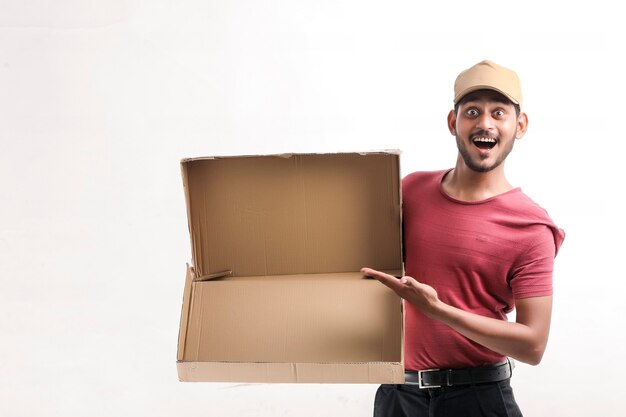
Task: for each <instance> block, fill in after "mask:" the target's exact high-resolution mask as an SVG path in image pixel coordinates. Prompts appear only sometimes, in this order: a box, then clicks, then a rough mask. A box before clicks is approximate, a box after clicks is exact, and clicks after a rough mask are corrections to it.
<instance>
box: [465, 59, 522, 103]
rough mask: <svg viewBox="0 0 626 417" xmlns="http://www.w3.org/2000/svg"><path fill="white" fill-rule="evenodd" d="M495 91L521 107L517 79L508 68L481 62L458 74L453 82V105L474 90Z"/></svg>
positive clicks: (520, 91)
mask: <svg viewBox="0 0 626 417" xmlns="http://www.w3.org/2000/svg"><path fill="white" fill-rule="evenodd" d="M485 89H486V90H495V91H497V92H499V93H502V94H504V95H505V96H506V97H507V98H508V99H509V100H511V101H512V102H513V103H515V104H519V106H520V107H522V88H521V86H520V81H519V77H518V76H517V74H516V73H515V71H512V70H510V69H508V68H504V67H501V66H500V65H498V64H496V63H494V62H491V61H487V60H485V61H482V62H479V63H478V64H476V65H474V66H473V67H470V68H468V69H466V70H465V71H463V72H462V73H460V74H459V76H458V77H456V81H455V82H454V104H456V103H458V102H459V100H461V98H463V96H465V95H466V94H468V93H471V92H472V91H476V90H485Z"/></svg>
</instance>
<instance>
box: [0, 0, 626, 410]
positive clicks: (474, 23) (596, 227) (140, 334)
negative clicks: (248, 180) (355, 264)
mask: <svg viewBox="0 0 626 417" xmlns="http://www.w3.org/2000/svg"><path fill="white" fill-rule="evenodd" d="M422 3H424V4H425V5H422ZM426 4H427V5H426ZM551 4H552V2H547V1H544V2H541V4H539V5H534V4H532V3H528V2H523V1H516V2H499V3H498V2H486V3H482V2H480V1H476V2H456V1H446V2H416V1H408V0H407V1H385V2H383V1H358V0H344V1H330V0H316V1H313V0H311V1H302V0H292V1H286V0H284V1H281V0H266V1H243V0H231V1H206V0H205V1H200V0H178V1H167V0H150V1H148V0H136V1H132V0H107V1H97V0H92V1H78V0H76V1H71V0H57V1H54V2H53V1H44V0H1V1H0V338H1V339H0V340H1V342H0V415H2V416H13V417H19V416H29V417H31V416H63V417H72V416H80V417H85V416H90V417H91V416H126V415H132V416H136V417H140V416H150V417H158V416H185V417H186V416H303V417H304V416H334V415H342V416H368V415H371V409H372V404H373V395H374V392H375V389H376V386H375V385H286V384H281V385H270V384H257V385H254V384H216V383H195V384H194V383H180V382H178V380H177V374H176V366H175V360H176V343H177V340H178V324H179V318H180V307H181V301H182V291H183V284H184V272H185V262H187V261H189V260H190V253H191V252H190V247H189V238H188V231H187V219H186V210H185V201H184V196H183V188H182V182H181V178H180V168H179V160H180V159H181V158H184V157H192V156H205V155H237V154H256V153H280V152H334V151H350V150H374V149H386V148H397V149H401V150H402V151H403V154H402V171H403V172H402V173H403V175H405V174H407V173H409V172H411V171H415V170H428V169H444V168H447V167H451V166H452V165H453V164H454V161H455V158H456V148H455V145H454V139H453V137H452V136H450V135H449V134H448V132H447V129H446V124H445V120H446V115H447V112H448V111H449V109H450V108H451V101H452V84H453V81H454V78H455V77H456V75H457V73H458V72H460V71H461V70H463V69H465V68H467V67H469V66H470V65H472V64H474V63H476V62H478V61H480V60H482V59H486V58H488V59H491V60H494V61H496V62H498V63H500V64H501V65H504V66H508V67H511V68H514V69H515V70H516V71H517V72H518V74H519V75H520V77H521V79H522V84H523V89H524V94H525V110H526V111H527V113H528V115H529V118H530V128H529V131H528V133H527V135H526V136H525V137H524V139H522V140H521V141H518V143H517V144H516V147H515V150H514V152H513V153H512V154H511V156H510V159H509V160H508V161H507V172H508V176H509V179H510V181H511V182H512V183H514V185H517V186H521V187H522V189H523V190H524V191H525V192H526V193H527V194H529V195H530V196H531V197H532V198H533V199H535V200H536V201H537V202H538V203H540V204H541V205H542V206H544V207H545V208H546V209H547V210H548V212H549V213H550V215H551V216H552V217H553V219H554V220H555V221H556V222H557V224H559V226H561V227H562V228H564V229H565V230H566V232H567V234H568V235H567V238H566V241H565V243H564V245H563V247H562V251H561V253H560V254H559V256H558V257H557V260H556V271H555V306H554V318H553V326H552V333H551V339H550V343H549V346H548V350H547V352H546V354H545V356H544V360H543V362H542V363H541V364H540V365H539V366H538V367H530V366H525V365H519V366H518V368H517V372H516V375H515V376H514V378H513V385H514V387H515V390H516V395H517V399H518V401H519V403H520V404H521V406H522V409H523V410H524V412H525V414H526V415H527V416H555V415H563V416H592V415H602V416H618V415H623V414H622V413H623V398H621V397H622V395H621V392H622V387H621V384H623V382H624V381H623V375H624V374H626V366H625V365H624V362H623V360H622V353H623V351H624V346H625V345H626V341H625V335H624V330H623V329H624V327H626V326H625V325H624V324H625V323H624V318H623V316H624V315H623V304H624V303H623V294H622V293H623V291H624V288H625V285H624V279H625V274H624V267H623V263H624V256H625V255H624V253H623V249H624V243H623V242H624V233H625V232H626V230H625V228H624V214H623V213H624V204H623V203H622V201H623V198H622V196H621V194H622V193H623V182H624V174H623V162H622V161H623V150H624V146H623V141H624V140H625V139H626V138H624V134H623V131H624V129H623V121H624V117H623V114H624V105H623V100H624V97H625V96H624V85H623V84H624V81H623V80H624V75H623V74H624V73H625V71H624V69H625V68H624V65H623V63H622V60H623V58H622V57H623V56H624V41H623V40H624V32H622V31H620V30H619V29H618V24H619V23H620V22H619V21H618V13H617V12H616V11H615V10H611V9H610V8H609V7H608V6H606V5H605V4H603V2H598V1H595V2H579V1H570V2H568V3H566V4H567V6H566V7H565V6H557V5H551ZM564 4H565V3H564Z"/></svg>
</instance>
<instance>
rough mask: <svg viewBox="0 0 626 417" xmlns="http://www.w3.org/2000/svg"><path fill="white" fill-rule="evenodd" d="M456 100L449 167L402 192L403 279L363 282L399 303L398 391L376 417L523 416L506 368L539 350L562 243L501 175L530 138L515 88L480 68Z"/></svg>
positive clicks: (465, 75)
mask: <svg viewBox="0 0 626 417" xmlns="http://www.w3.org/2000/svg"><path fill="white" fill-rule="evenodd" d="M454 93H455V96H454V110H451V111H450V113H449V114H448V129H449V130H450V133H451V134H452V135H454V136H455V137H456V142H457V147H458V150H459V152H458V157H457V161H456V165H455V167H454V168H453V169H450V170H447V171H438V172H416V173H413V174H410V175H408V176H407V177H405V178H404V179H403V181H402V193H403V222H404V247H405V255H406V256H405V258H406V259H405V270H406V276H404V277H402V278H401V279H397V278H396V277H393V276H391V275H387V274H384V273H382V272H379V271H375V270H373V269H369V268H363V270H362V272H363V273H364V274H365V275H369V276H372V277H374V278H376V279H378V280H379V281H381V282H382V283H383V284H385V285H387V286H388V287H389V288H391V289H392V290H394V291H395V292H396V293H397V294H398V295H400V296H401V297H402V298H404V300H405V301H406V302H405V303H404V305H405V312H406V314H405V320H406V321H405V367H406V370H407V372H406V377H405V379H406V383H405V384H402V385H382V386H381V387H380V388H379V389H378V392H377V393H376V399H375V405H374V416H376V417H383V416H385V417H386V416H394V417H395V416H430V417H433V416H445V417H462V416H472V417H476V416H487V415H488V416H521V412H520V410H519V408H518V406H517V404H516V402H515V399H514V397H513V392H512V390H511V386H510V384H509V379H510V377H511V373H512V369H513V365H512V360H511V359H509V358H514V359H516V360H519V361H522V362H525V363H529V364H532V365H536V364H538V363H539V362H540V361H541V358H542V356H543V353H544V350H545V348H546V344H547V341H548V333H549V329H550V317H551V311H552V267H553V263H554V257H555V256H556V253H557V251H558V249H559V247H560V245H561V243H562V242H563V239H564V236H565V234H564V232H563V231H562V230H561V229H559V228H557V227H556V226H555V225H554V223H553V222H552V220H551V219H550V217H549V216H548V214H547V213H546V211H545V210H543V209H542V208H541V207H539V206H538V205H537V204H536V203H534V202H533V201H532V200H531V199H530V198H528V197H527V196H526V195H525V194H524V193H523V192H522V191H521V189H519V188H514V187H513V186H512V185H511V184H510V183H509V182H508V181H507V179H506V177H505V175H504V161H505V160H506V157H507V156H508V154H509V152H511V150H512V149H513V144H514V142H515V141H516V140H517V139H521V138H522V137H523V136H524V134H525V133H526V129H527V127H528V117H527V115H526V114H525V113H523V112H522V111H521V106H522V95H521V88H520V83H519V79H518V77H517V74H515V72H513V71H511V70H509V69H507V68H504V67H501V66H499V65H497V64H495V63H493V62H490V61H482V62H480V63H478V64H476V65H474V66H473V67H471V68H469V69H467V70H465V71H463V72H462V73H461V74H459V76H458V77H457V79H456V82H455V85H454ZM513 308H515V310H516V321H515V323H513V322H508V321H507V319H506V314H507V313H509V312H511V311H512V310H513ZM433 369H435V371H432V370H433ZM429 370H430V371H429Z"/></svg>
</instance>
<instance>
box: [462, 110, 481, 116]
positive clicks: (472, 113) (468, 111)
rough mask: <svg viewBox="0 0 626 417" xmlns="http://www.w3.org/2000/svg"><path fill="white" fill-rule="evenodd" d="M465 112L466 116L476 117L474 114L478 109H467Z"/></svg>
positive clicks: (476, 113)
mask: <svg viewBox="0 0 626 417" xmlns="http://www.w3.org/2000/svg"><path fill="white" fill-rule="evenodd" d="M465 114H466V115H467V116H468V117H476V116H478V110H476V109H475V108H471V109H467V110H466V111H465Z"/></svg>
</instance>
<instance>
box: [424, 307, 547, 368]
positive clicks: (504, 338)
mask: <svg viewBox="0 0 626 417" xmlns="http://www.w3.org/2000/svg"><path fill="white" fill-rule="evenodd" d="M535 304H537V303H535ZM540 304H541V303H540ZM543 304H546V303H543ZM549 307H550V308H551V304H550V306H544V307H543V309H544V310H546V308H549ZM550 311H551V310H548V311H547V314H548V315H549V313H550ZM429 313H430V314H429V315H430V316H431V317H433V318H434V319H436V320H439V321H441V322H443V323H445V324H446V325H448V326H450V327H451V328H452V329H454V330H456V331H457V332H459V333H461V334H462V335H463V336H465V337H467V338H468V339H471V340H473V341H474V342H476V343H478V344H480V345H482V346H485V347H486V348H489V349H491V350H493V351H494V352H497V353H500V354H501V355H505V356H510V357H512V358H515V359H517V360H519V361H521V362H525V363H528V364H531V365H536V364H538V363H539V362H540V361H541V358H542V356H543V353H544V351H545V348H546V344H547V339H548V332H549V320H548V321H547V323H548V325H547V326H546V325H544V324H542V322H540V321H536V322H533V321H530V322H529V323H520V322H519V321H518V322H508V321H503V320H498V319H494V318H490V317H484V316H480V315H478V314H474V313H470V312H467V311H463V310H461V309H458V308H456V307H452V306H450V305H448V304H445V303H443V302H441V301H439V302H438V303H437V305H436V306H435V307H434V308H433V310H431V311H430V312H429ZM544 314H545V313H544ZM543 323H546V321H544V322H543Z"/></svg>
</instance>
